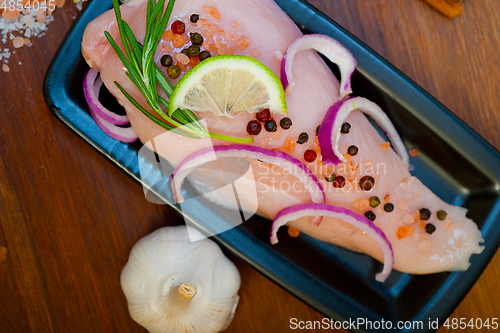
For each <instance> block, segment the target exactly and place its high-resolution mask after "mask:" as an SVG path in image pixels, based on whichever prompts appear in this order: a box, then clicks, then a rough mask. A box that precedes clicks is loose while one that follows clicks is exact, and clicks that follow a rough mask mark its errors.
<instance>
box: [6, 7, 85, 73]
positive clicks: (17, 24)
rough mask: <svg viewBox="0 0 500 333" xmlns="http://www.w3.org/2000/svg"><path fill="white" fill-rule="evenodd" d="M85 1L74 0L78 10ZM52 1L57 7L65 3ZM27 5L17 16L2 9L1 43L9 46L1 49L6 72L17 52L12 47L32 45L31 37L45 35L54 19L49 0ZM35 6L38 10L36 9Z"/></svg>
mask: <svg viewBox="0 0 500 333" xmlns="http://www.w3.org/2000/svg"><path fill="white" fill-rule="evenodd" d="M85 1H86V0H77V1H76V2H75V1H73V2H75V3H76V7H77V8H78V10H81V9H82V6H83V3H84V2H85ZM1 3H3V1H2V0H0V4H1ZM52 3H55V4H56V6H57V8H61V7H62V6H63V5H64V0H56V1H55V2H52ZM35 4H36V3H35ZM26 6H29V8H24V9H23V10H22V11H21V13H19V15H18V16H17V17H16V16H15V15H14V14H15V13H13V12H9V11H3V12H2V10H0V33H1V43H2V44H7V46H8V47H6V48H3V51H2V49H0V61H3V63H4V65H3V66H2V70H3V71H4V72H9V71H10V69H9V66H7V65H6V64H7V62H8V59H9V58H10V56H11V55H12V54H14V53H15V51H12V52H11V51H10V47H13V48H15V49H18V48H21V47H23V46H26V45H32V44H33V43H32V40H31V39H30V38H32V37H42V36H44V35H45V31H47V29H48V28H47V26H48V25H49V23H51V22H52V21H54V16H52V11H50V10H49V9H48V7H49V1H38V5H35V6H34V5H33V1H31V2H30V4H26ZM35 7H36V9H37V10H35ZM6 16H7V17H6ZM8 17H15V18H8ZM10 41H12V42H10ZM11 43H12V44H11ZM0 46H1V45H0ZM18 64H19V65H21V62H18Z"/></svg>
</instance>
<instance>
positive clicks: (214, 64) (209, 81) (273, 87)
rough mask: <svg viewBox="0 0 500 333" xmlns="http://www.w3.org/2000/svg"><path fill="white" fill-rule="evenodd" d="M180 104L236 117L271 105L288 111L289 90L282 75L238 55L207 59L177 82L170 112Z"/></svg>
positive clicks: (281, 111) (277, 111)
mask: <svg viewBox="0 0 500 333" xmlns="http://www.w3.org/2000/svg"><path fill="white" fill-rule="evenodd" d="M177 108H181V109H189V110H191V111H200V112H204V111H208V112H212V113H213V114H214V115H216V116H225V117H229V118H234V117H236V116H237V115H238V114H239V113H241V112H249V113H255V112H258V111H259V110H260V109H263V108H268V109H269V110H270V111H271V113H274V114H283V115H286V114H287V112H286V111H287V108H286V102H285V92H284V91H283V86H282V85H281V83H280V81H279V79H278V78H277V77H276V75H274V73H273V72H271V70H270V69H269V68H267V67H266V66H264V65H263V64H262V63H261V62H260V61H258V60H256V59H254V58H250V57H246V56H236V55H221V56H215V57H211V58H208V59H205V60H203V61H202V62H201V63H199V64H198V65H197V66H195V67H194V68H193V69H192V70H190V71H189V72H187V73H186V75H184V76H183V77H182V79H180V80H179V82H178V83H177V85H176V87H175V89H174V92H173V94H172V96H170V101H169V108H168V109H169V114H170V115H171V114H172V113H173V112H174V111H175V110H177Z"/></svg>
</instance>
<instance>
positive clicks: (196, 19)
mask: <svg viewBox="0 0 500 333" xmlns="http://www.w3.org/2000/svg"><path fill="white" fill-rule="evenodd" d="M199 19H200V15H198V14H193V15H191V16H190V17H189V21H191V22H193V23H196V22H198V20H199Z"/></svg>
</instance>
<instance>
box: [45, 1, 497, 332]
mask: <svg viewBox="0 0 500 333" xmlns="http://www.w3.org/2000/svg"><path fill="white" fill-rule="evenodd" d="M276 2H277V3H278V4H279V5H280V6H281V7H282V8H283V10H284V11H285V12H287V14H288V15H289V16H290V17H291V18H292V19H293V20H294V21H295V22H296V23H297V25H298V26H299V27H300V28H301V29H302V31H303V32H304V33H322V34H326V35H329V36H331V37H333V38H335V39H337V40H338V41H340V42H341V43H342V44H344V45H345V46H346V47H347V48H348V49H349V50H351V52H352V53H353V54H354V56H355V57H356V58H357V59H358V67H357V71H356V72H355V74H354V76H353V78H352V85H353V90H354V92H355V93H356V94H358V95H360V96H363V97H366V98H369V99H371V100H372V101H374V102H375V103H377V104H378V105H380V106H381V107H382V109H384V110H385V111H386V112H387V114H388V115H389V117H390V118H391V120H392V121H393V123H394V125H395V126H396V128H397V129H398V131H399V133H400V134H401V136H402V138H403V141H404V142H405V144H406V146H407V147H418V149H419V151H420V154H419V155H418V157H416V158H411V163H412V164H413V165H414V166H415V171H414V172H413V175H415V176H417V177H418V178H420V179H421V180H422V182H423V183H424V184H425V185H427V186H428V187H429V188H430V189H431V190H432V191H434V192H435V193H436V194H437V195H438V196H439V197H441V198H442V199H443V200H445V201H447V202H449V203H451V204H454V205H461V206H464V207H466V208H467V209H468V210H469V212H468V216H469V217H470V218H472V219H473V220H474V221H476V223H477V224H478V226H479V228H480V229H481V232H482V234H483V237H484V239H485V244H486V249H485V250H484V252H483V253H482V254H480V255H473V256H472V258H471V263H472V265H471V267H470V268H469V269H468V270H467V271H465V272H457V273H440V274H431V275H425V276H416V275H410V274H404V273H399V272H393V273H392V274H391V276H390V278H389V279H388V280H387V281H386V282H385V283H384V284H381V283H378V282H376V281H375V280H374V275H375V273H376V272H377V271H380V269H381V267H382V266H381V264H380V263H378V262H377V261H375V260H373V259H371V258H370V257H368V256H365V255H360V254H356V253H353V252H350V251H347V250H344V249H342V248H338V247H336V246H333V245H329V244H325V243H321V242H318V241H316V240H314V239H312V238H310V237H308V236H305V235H301V236H300V237H299V238H296V239H291V238H289V237H282V238H281V241H280V243H279V244H278V245H276V246H273V247H271V246H270V245H269V241H268V235H269V227H270V223H269V221H268V220H265V219H263V218H260V217H253V218H252V219H251V220H249V221H247V222H245V223H244V224H242V225H241V226H239V227H236V228H233V229H231V230H229V231H226V232H224V233H221V234H219V235H217V236H214V237H213V238H214V240H216V241H217V242H218V243H219V244H221V245H222V246H223V247H225V248H226V249H228V250H229V251H231V252H233V253H234V254H236V255H237V256H238V257H239V258H241V259H242V260H244V261H246V262H247V263H249V264H250V265H252V266H253V267H254V268H255V269H257V270H258V271H260V272H261V273H262V274H264V275H265V276H267V277H268V278H270V279H271V280H272V281H274V282H276V283H277V284H279V285H280V286H282V287H283V288H285V289H286V290H288V291H289V292H290V293H292V294H293V295H295V296H297V297H298V298H300V299H301V300H303V301H304V302H306V303H307V304H309V305H310V306H312V307H314V308H315V309H317V310H318V311H320V312H321V313H323V314H324V315H325V316H327V317H329V318H333V319H336V320H349V319H350V318H351V319H353V320H354V319H356V318H366V319H367V320H370V321H380V320H381V319H382V318H383V319H384V320H386V321H387V320H390V321H392V322H393V323H396V321H398V320H405V321H406V320H412V321H413V320H414V321H419V320H420V321H423V323H424V327H423V329H401V330H396V329H395V330H394V331H395V332H413V331H415V332H416V331H418V332H426V331H431V330H430V329H429V327H428V322H429V320H435V319H439V323H443V320H444V319H445V318H446V317H447V316H449V315H450V314H451V312H452V311H453V310H454V308H455V307H456V306H457V305H458V303H459V302H460V301H461V300H462V299H463V297H464V296H465V295H466V293H467V292H468V291H469V289H470V288H471V287H472V285H473V284H474V282H475V281H476V280H477V279H478V277H479V275H480V274H481V273H482V272H483V270H484V269H485V268H486V266H487V264H488V263H489V261H490V260H491V258H492V257H493V255H494V254H495V252H496V249H497V248H498V246H499V244H500V228H498V227H495V223H496V222H497V221H498V220H499V216H498V215H499V212H500V209H499V208H500V203H499V196H500V193H499V192H500V168H498V166H500V154H499V152H498V151H497V150H495V149H494V148H493V147H492V146H491V145H490V144H488V143H487V142H486V141H485V140H484V139H482V138H481V137H480V136H479V135H478V134H477V133H475V132H474V131H473V130H472V129H471V128H469V127H468V126H467V125H465V124H464V123H463V122H462V121H461V120H460V119H458V118H457V117H456V116H455V115H453V114H452V113H451V112H450V111H449V110H448V109H446V108H445V107H444V106H443V105H441V104H440V103H439V102H438V101H436V100H435V99H434V98H433V97H432V96H430V95H429V94H427V93H426V92H425V91H424V90H422V88H420V87H419V86H417V85H416V84H415V83H414V82H412V81H411V80H410V79H408V78H407V77H406V76H405V75H404V74H402V73H401V72H400V71H398V70H397V69H395V68H394V67H393V66H392V65H390V64H389V63H388V62H387V61H385V60H384V59H382V58H381V57H380V56H379V55H377V54H376V53H375V52H373V51H372V50H371V49H369V48H368V47H367V46H366V45H364V44H363V43H361V42H360V41H359V40H358V39H356V38H355V37H353V36H352V35H351V34H349V33H348V32H347V31H345V30H344V29H343V28H342V27H340V26H339V25H337V24H336V23H335V22H333V21H331V20H330V19H329V18H327V17H326V16H325V15H323V14H322V13H320V12H319V11H318V10H316V9H315V8H313V7H312V6H311V5H309V4H308V3H306V2H305V1H302V0H276ZM110 8H111V1H110V0H99V1H90V2H89V3H88V5H87V6H86V9H85V10H84V11H83V12H82V13H81V14H80V16H79V17H78V19H77V20H76V21H75V23H74V24H73V26H72V28H71V30H70V31H69V32H68V34H67V36H66V37H65V39H64V41H63V43H62V44H61V46H60V48H59V50H58V52H57V54H56V56H55V57H54V59H53V61H52V64H51V66H50V68H49V70H48V72H47V75H46V78H45V83H44V94H45V99H46V101H47V104H48V106H49V108H50V109H51V110H52V111H53V112H54V114H55V115H56V116H57V117H58V118H59V119H61V120H62V121H63V122H64V123H65V124H67V125H68V126H69V127H71V128H72V129H73V130H74V131H75V132H76V133H77V134H78V135H80V136H81V137H82V138H83V139H85V140H86V141H87V142H88V143H89V144H91V145H92V146H93V147H95V148H96V149H97V150H98V151H99V152H101V153H102V154H103V155H105V156H106V157H108V158H109V159H110V160H111V161H113V162H114V163H115V164H116V165H117V166H119V167H120V168H121V169H122V170H123V171H125V172H126V173H128V174H129V175H130V176H131V177H133V178H134V179H136V180H137V181H139V182H140V181H141V177H140V173H139V160H138V150H139V149H140V148H141V145H140V143H139V142H136V143H134V144H124V143H121V142H118V141H116V140H113V139H111V138H110V137H108V136H107V135H106V134H104V133H103V132H102V131H101V130H100V129H99V128H98V127H97V125H96V124H95V123H94V122H93V120H92V118H91V117H90V115H89V113H88V108H87V105H86V103H85V100H84V96H83V91H82V81H83V76H84V75H85V73H86V71H87V70H88V66H87V65H86V63H85V61H84V60H83V58H82V56H81V54H80V43H81V40H82V35H83V32H84V29H85V27H86V26H87V24H88V23H89V22H91V21H92V20H93V19H94V18H96V17H97V16H98V15H100V14H101V13H103V12H104V11H106V10H108V9H110ZM334 72H335V69H334ZM155 168H156V164H155V163H151V174H154V173H155V172H159V171H158V170H157V168H156V169H155ZM156 194H157V195H158V196H160V197H161V198H162V200H164V202H166V203H167V204H169V205H170V206H172V208H174V209H176V210H177V211H179V212H180V213H181V214H184V215H185V216H187V217H188V218H189V219H191V220H192V221H193V223H195V224H197V225H199V226H200V227H201V228H204V226H203V223H204V222H205V223H207V222H208V223H211V222H214V221H224V220H225V219H226V217H225V215H224V212H221V211H220V210H219V209H217V210H213V209H211V208H210V204H209V203H207V202H204V201H203V200H201V199H197V200H191V201H190V205H191V206H190V207H189V209H184V212H181V211H180V209H179V207H178V206H176V205H175V204H173V200H172V197H171V194H170V193H169V190H168V187H166V189H165V190H163V189H157V193H156ZM358 331H359V332H367V331H376V330H374V329H366V327H360V328H359V330H358Z"/></svg>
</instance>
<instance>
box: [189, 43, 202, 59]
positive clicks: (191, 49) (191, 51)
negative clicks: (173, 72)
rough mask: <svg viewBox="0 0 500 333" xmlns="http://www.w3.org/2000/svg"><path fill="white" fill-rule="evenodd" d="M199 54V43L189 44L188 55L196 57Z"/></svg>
mask: <svg viewBox="0 0 500 333" xmlns="http://www.w3.org/2000/svg"><path fill="white" fill-rule="evenodd" d="M199 55H200V46H199V45H191V46H190V47H189V48H188V57H198V56H199Z"/></svg>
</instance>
